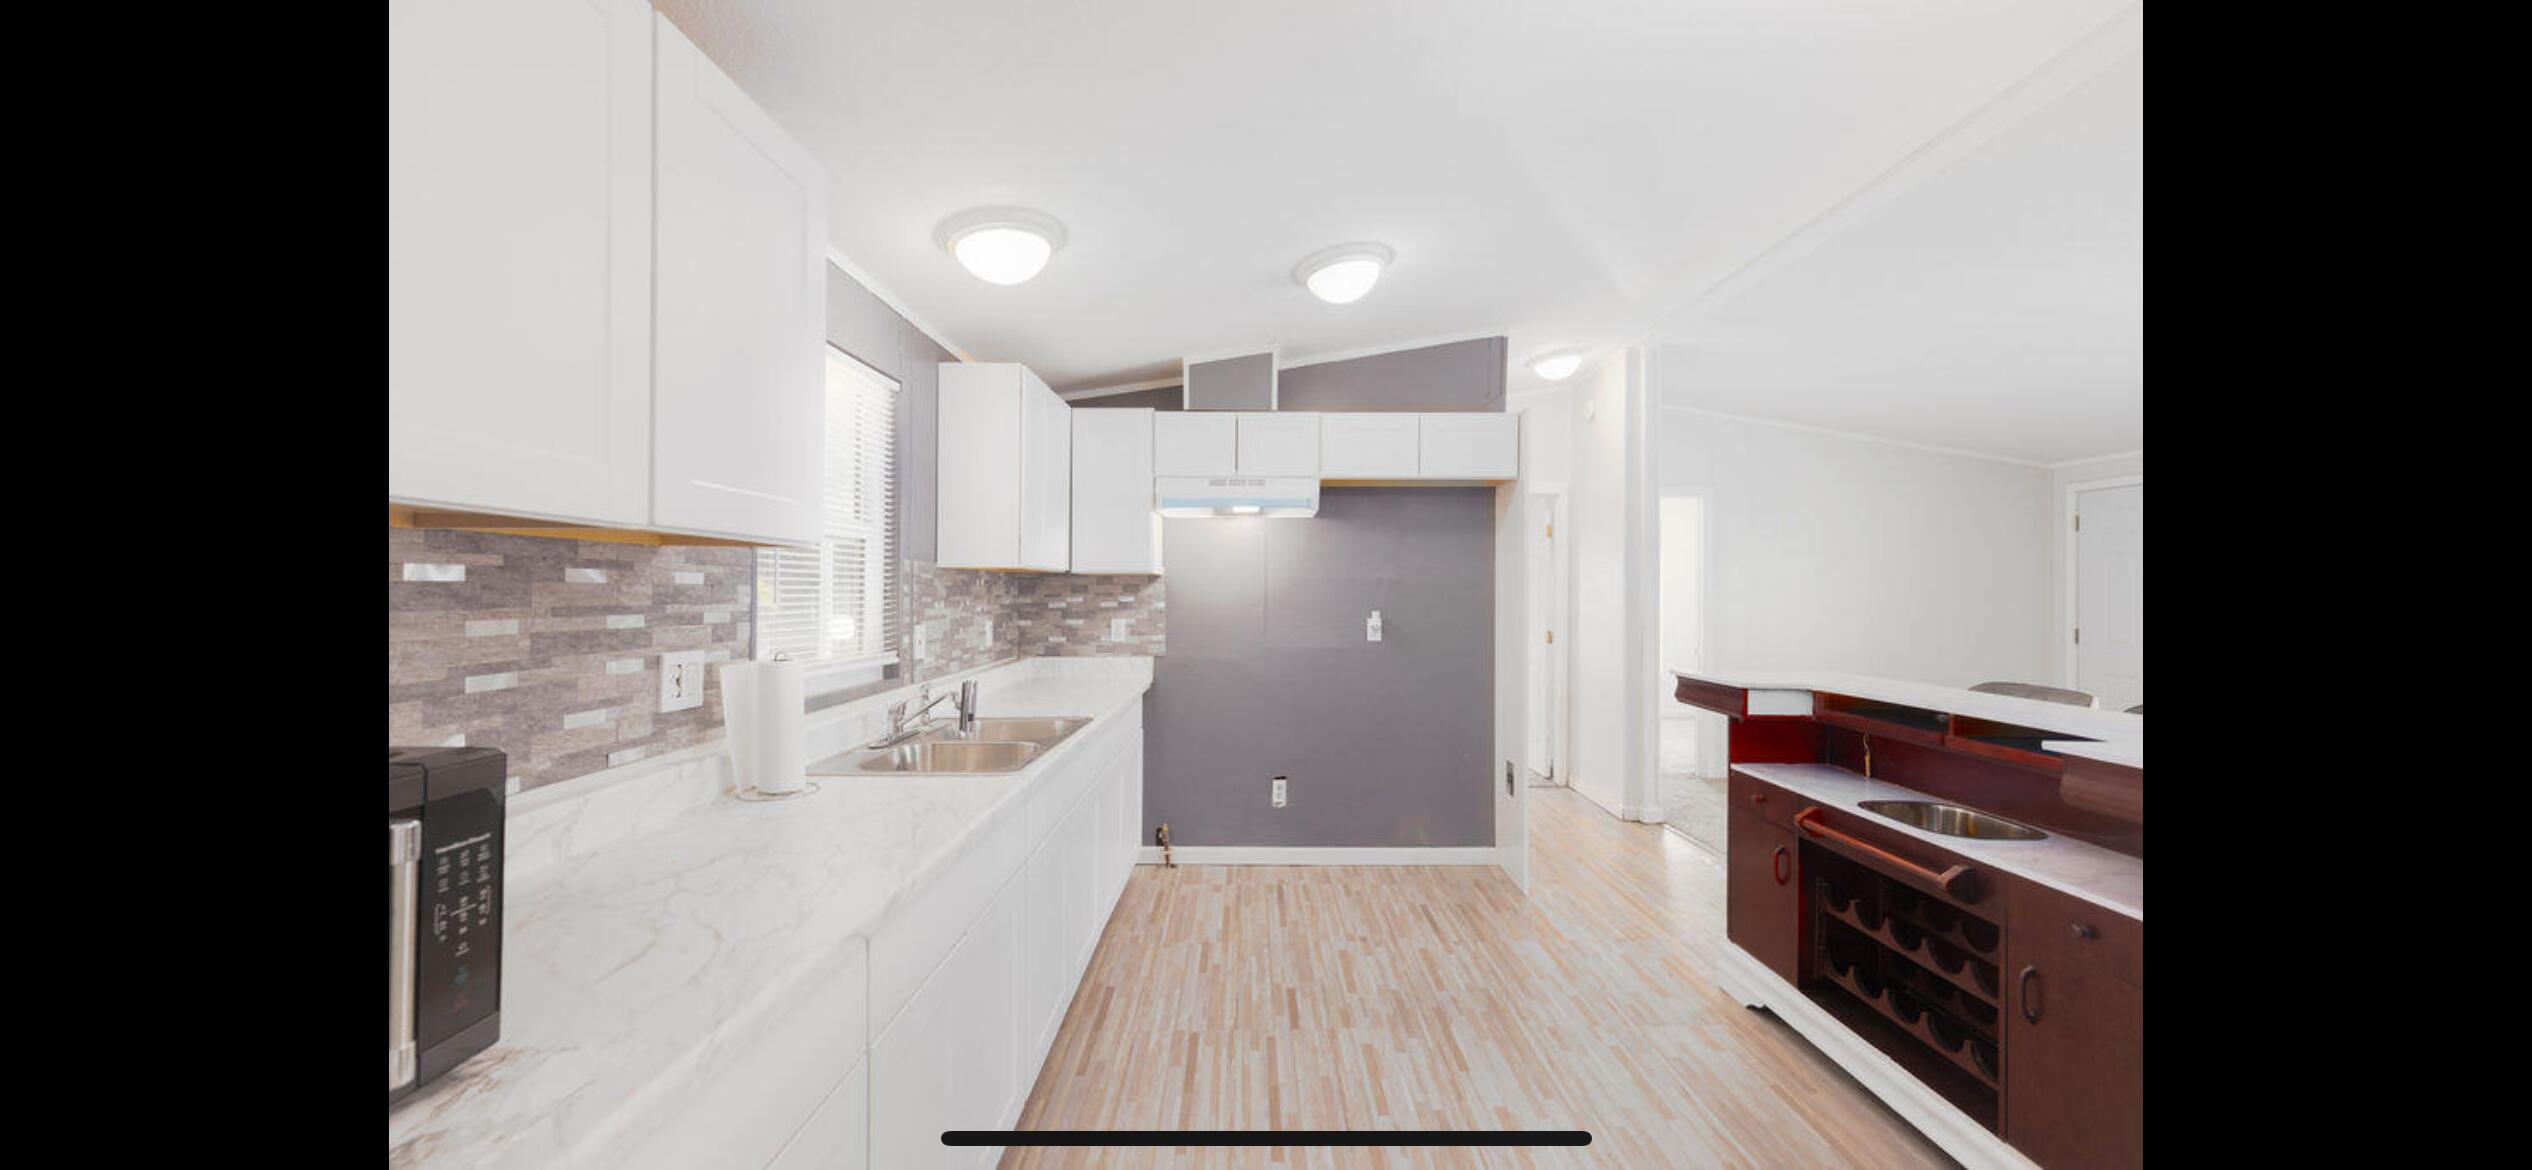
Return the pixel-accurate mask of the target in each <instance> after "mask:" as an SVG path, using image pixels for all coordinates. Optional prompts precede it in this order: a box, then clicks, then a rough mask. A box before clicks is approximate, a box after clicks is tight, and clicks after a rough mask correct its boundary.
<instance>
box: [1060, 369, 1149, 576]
mask: <svg viewBox="0 0 2532 1170" xmlns="http://www.w3.org/2000/svg"><path fill="white" fill-rule="evenodd" d="M1070 413H1071V415H1072V426H1073V452H1072V454H1073V524H1072V542H1073V555H1072V571H1073V572H1076V573H1157V572H1160V571H1161V520H1160V515H1159V514H1158V513H1156V512H1154V511H1153V510H1152V415H1153V414H1154V412H1153V411H1152V410H1150V409H1148V408H1123V407H1120V408H1114V409H1107V410H1101V409H1097V408H1090V409H1076V410H1073V411H1071V412H1070Z"/></svg>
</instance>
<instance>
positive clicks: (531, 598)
mask: <svg viewBox="0 0 2532 1170" xmlns="http://www.w3.org/2000/svg"><path fill="white" fill-rule="evenodd" d="M755 580H756V555H755V553H754V552H753V551H751V550H749V549H743V548H712V547H691V548H650V547H646V546H642V545H628V544H608V543H602V542H598V541H579V540H553V539H545V538H539V537H527V536H500V535H494V534H489V533H476V532H458V531H449V530H438V529H410V528H390V529H388V530H387V741H388V742H389V743H391V744H395V745H398V746H429V745H435V744H446V743H467V744H473V745H478V746H483V747H495V748H499V749H501V750H502V751H504V752H506V753H508V754H509V757H510V774H511V775H512V776H514V777H516V778H517V779H518V780H519V782H520V784H521V786H522V787H526V788H533V787H536V786H538V785H542V784H550V783H553V782H555V781H557V780H565V779H569V778H571V777H574V776H580V775H585V774H587V773H590V772H595V771H599V770H601V769H604V768H610V767H614V766H616V765H619V764H627V763H631V762H633V761H636V760H640V759H646V758H649V757H651V756H657V755H662V754H665V753H668V752H672V751H676V750H678V749H680V748H684V747H690V746H692V745H694V744H698V743H702V742H704V741H705V740H708V739H712V738H714V737H716V736H718V735H720V733H721V694H720V681H719V672H718V671H714V670H709V669H707V670H706V671H705V672H704V677H705V683H704V695H703V706H701V707H698V708H694V709H692V710H686V711H675V712H670V713H667V714H661V713H660V712H659V656H660V654H662V653H663V652H666V651H671V650H702V651H704V655H705V660H706V661H707V662H720V661H727V660H729V659H731V658H736V657H745V656H746V654H747V652H748V636H749V629H750V623H751V621H752V619H753V618H754V615H755V610H754V603H753V597H754V593H755Z"/></svg>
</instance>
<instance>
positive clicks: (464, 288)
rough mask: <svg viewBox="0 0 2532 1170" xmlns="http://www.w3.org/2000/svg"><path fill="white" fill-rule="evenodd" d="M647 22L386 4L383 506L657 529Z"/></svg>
mask: <svg viewBox="0 0 2532 1170" xmlns="http://www.w3.org/2000/svg"><path fill="white" fill-rule="evenodd" d="M650 22H651V15H650V11H649V8H648V6H647V5H644V4H640V3H634V2H632V0H393V2H391V3H389V4H388V5H387V495H388V497H389V498H391V499H398V500H405V501H410V502H417V503H428V504H442V505H451V506H456V507H462V508H477V509H483V510H487V511H495V512H504V513H509V514H513V515H524V516H535V517H551V518H555V519H562V520H575V521H583V522H591V523H600V524H610V525H627V526H639V525H642V524H644V523H646V522H647V521H648V520H649V518H650V516H649V510H650V434H651V415H650V406H651V391H650V374H651V357H650V345H651V326H650V322H651V304H650V283H651V244H650V233H651V134H650V131H651V109H650V106H651V25H650Z"/></svg>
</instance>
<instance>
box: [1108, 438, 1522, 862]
mask: <svg viewBox="0 0 2532 1170" xmlns="http://www.w3.org/2000/svg"><path fill="white" fill-rule="evenodd" d="M1162 539H1163V540H1164V541H1165V542H1166V543H1165V546H1164V547H1166V548H1167V550H1168V553H1167V556H1168V564H1169V574H1168V576H1167V578H1166V580H1167V581H1168V583H1169V626H1168V638H1169V641H1168V652H1167V653H1166V654H1164V655H1163V656H1162V657H1161V659H1160V662H1159V667H1158V670H1157V671H1156V673H1155V675H1154V679H1153V687H1152V691H1151V694H1150V696H1149V697H1148V698H1147V699H1146V700H1145V702H1144V709H1143V710H1144V737H1143V750H1144V818H1145V820H1146V821H1147V822H1148V823H1147V824H1146V826H1145V830H1144V834H1145V835H1144V839H1145V840H1146V841H1148V840H1150V831H1151V826H1154V825H1158V824H1161V823H1163V822H1167V823H1168V824H1169V826H1170V836H1171V840H1172V841H1173V843H1175V844H1180V845H1306V846H1483V845H1492V844H1494V800H1493V795H1492V793H1493V787H1492V784H1491V781H1490V774H1489V771H1488V760H1489V759H1490V757H1491V756H1492V754H1493V728H1494V723H1493V720H1494V685H1493V679H1494V491H1493V489H1491V488H1328V489H1325V490H1323V491H1322V492H1321V493H1320V497H1319V514H1318V516H1316V517H1315V518H1312V519H1307V520H1267V519H1204V520H1170V521H1168V522H1167V529H1166V531H1165V532H1164V534H1163V538H1162ZM1375 609H1377V610H1379V611H1381V619H1382V626H1383V630H1382V640H1381V641H1379V642H1366V641H1364V639H1363V620H1364V619H1365V618H1367V617H1369V616H1370V615H1371V611H1373V610H1375ZM1278 773H1281V774H1284V775H1286V776H1288V777H1290V780H1289V797H1290V799H1289V802H1288V803H1287V805H1286V807H1284V808H1282V809H1277V808H1274V807H1272V804H1271V802H1270V800H1269V799H1268V797H1269V794H1270V786H1269V782H1270V779H1271V778H1272V777H1273V776H1275V775H1276V774H1278Z"/></svg>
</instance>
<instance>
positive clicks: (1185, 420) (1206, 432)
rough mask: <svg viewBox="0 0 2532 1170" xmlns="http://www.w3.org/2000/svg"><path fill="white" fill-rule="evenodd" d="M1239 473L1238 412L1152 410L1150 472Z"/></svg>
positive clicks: (1182, 473) (1160, 473)
mask: <svg viewBox="0 0 2532 1170" xmlns="http://www.w3.org/2000/svg"><path fill="white" fill-rule="evenodd" d="M1239 473H1240V420H1239V416H1237V415H1234V414H1228V413H1207V412H1204V411H1195V410H1161V411H1154V412H1153V413H1152V474H1154V475H1238V474H1239Z"/></svg>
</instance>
